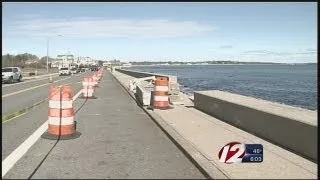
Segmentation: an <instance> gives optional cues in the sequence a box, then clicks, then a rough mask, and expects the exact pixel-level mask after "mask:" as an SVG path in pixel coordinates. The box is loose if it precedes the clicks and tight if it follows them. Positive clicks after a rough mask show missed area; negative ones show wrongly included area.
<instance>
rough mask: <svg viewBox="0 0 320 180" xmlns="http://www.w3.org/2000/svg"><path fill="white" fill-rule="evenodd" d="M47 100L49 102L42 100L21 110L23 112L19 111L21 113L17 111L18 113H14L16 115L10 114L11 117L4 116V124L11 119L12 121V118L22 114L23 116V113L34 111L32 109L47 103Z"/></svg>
mask: <svg viewBox="0 0 320 180" xmlns="http://www.w3.org/2000/svg"><path fill="white" fill-rule="evenodd" d="M46 100H47V99H44V100H42V101H40V102H37V103H35V104H33V105H32V106H30V107H27V108H24V109H21V110H19V111H16V112H14V113H11V114H9V115H4V116H2V122H5V121H8V120H10V119H12V118H14V117H16V116H19V115H21V114H23V113H26V112H27V111H29V110H30V109H32V108H34V107H36V106H38V105H40V104H41V103H43V102H45V101H46Z"/></svg>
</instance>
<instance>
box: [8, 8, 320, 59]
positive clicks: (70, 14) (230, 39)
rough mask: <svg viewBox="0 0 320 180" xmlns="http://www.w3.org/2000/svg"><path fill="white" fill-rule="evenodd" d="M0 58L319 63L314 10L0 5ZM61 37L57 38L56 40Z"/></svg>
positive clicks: (315, 9)
mask: <svg viewBox="0 0 320 180" xmlns="http://www.w3.org/2000/svg"><path fill="white" fill-rule="evenodd" d="M2 8H3V11H2V13H3V16H2V21H3V25H2V38H3V39H2V43H3V44H2V45H3V46H2V48H3V51H2V54H6V53H10V54H18V53H24V52H29V53H33V54H36V55H38V56H45V55H46V41H47V39H48V38H49V39H50V41H49V42H50V44H49V45H50V46H49V47H50V48H49V56H53V57H55V56H56V55H57V54H64V53H67V52H68V51H69V52H70V53H72V54H74V55H75V56H78V55H80V56H89V57H92V58H95V59H103V60H110V59H114V58H116V59H120V60H124V61H157V60H171V61H176V60H177V61H200V60H234V61H260V62H262V61H264V62H286V63H296V62H317V4H316V3H310V2H309V3H2ZM58 35H62V36H58Z"/></svg>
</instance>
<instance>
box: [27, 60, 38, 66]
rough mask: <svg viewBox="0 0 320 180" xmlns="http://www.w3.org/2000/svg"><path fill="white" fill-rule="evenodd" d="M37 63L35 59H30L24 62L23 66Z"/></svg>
mask: <svg viewBox="0 0 320 180" xmlns="http://www.w3.org/2000/svg"><path fill="white" fill-rule="evenodd" d="M37 62H38V61H37V60H36V59H30V60H26V62H25V64H26V65H29V64H34V63H37Z"/></svg>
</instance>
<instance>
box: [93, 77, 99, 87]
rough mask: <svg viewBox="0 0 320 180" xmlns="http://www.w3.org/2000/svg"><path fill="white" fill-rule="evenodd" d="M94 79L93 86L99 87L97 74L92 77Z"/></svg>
mask: <svg viewBox="0 0 320 180" xmlns="http://www.w3.org/2000/svg"><path fill="white" fill-rule="evenodd" d="M92 79H93V86H94V87H98V77H97V75H96V74H93V75H92Z"/></svg>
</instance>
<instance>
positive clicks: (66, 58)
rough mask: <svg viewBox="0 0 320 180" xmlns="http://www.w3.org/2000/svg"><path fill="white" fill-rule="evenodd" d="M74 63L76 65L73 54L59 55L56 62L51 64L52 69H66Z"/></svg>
mask: <svg viewBox="0 0 320 180" xmlns="http://www.w3.org/2000/svg"><path fill="white" fill-rule="evenodd" d="M72 63H75V60H74V56H73V55H71V54H67V55H57V58H56V60H54V61H53V62H52V64H51V67H57V68H61V67H66V66H68V67H69V66H70V65H71V64H72Z"/></svg>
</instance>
